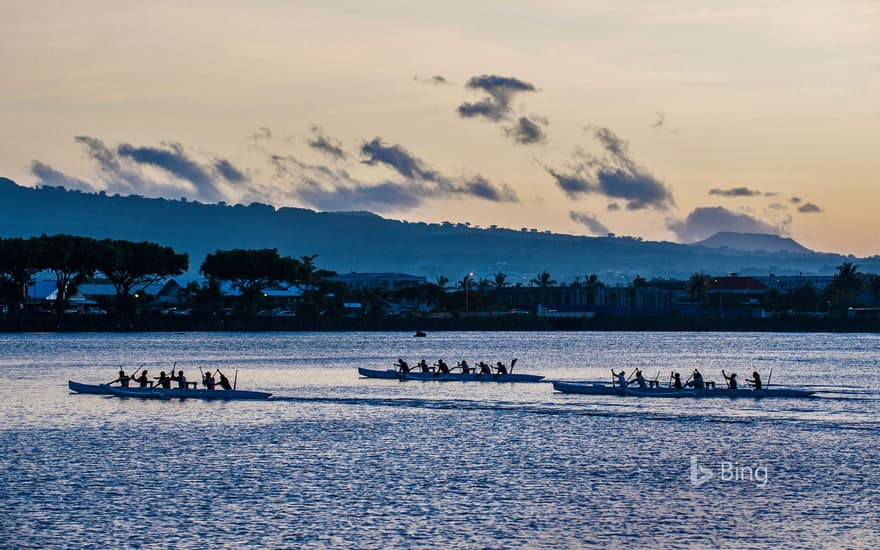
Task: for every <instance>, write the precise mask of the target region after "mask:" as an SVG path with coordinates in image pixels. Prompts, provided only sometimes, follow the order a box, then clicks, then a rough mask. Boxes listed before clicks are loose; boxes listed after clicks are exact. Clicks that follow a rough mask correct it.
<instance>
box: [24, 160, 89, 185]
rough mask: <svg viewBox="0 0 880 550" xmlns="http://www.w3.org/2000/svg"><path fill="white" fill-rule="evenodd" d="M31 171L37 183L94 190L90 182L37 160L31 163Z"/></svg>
mask: <svg viewBox="0 0 880 550" xmlns="http://www.w3.org/2000/svg"><path fill="white" fill-rule="evenodd" d="M31 173H32V174H33V175H35V176H36V177H37V178H38V180H37V185H48V186H59V185H60V186H61V187H64V188H65V189H79V190H80V191H94V190H95V186H94V185H92V184H91V183H89V182H87V181H83V180H81V179H78V178H74V177H71V176H68V175H66V174H63V173H61V172H59V171H58V170H56V169H54V168H52V167H51V166H49V165H48V164H43V163H42V162H40V161H38V160H35V161H33V162H32V163H31Z"/></svg>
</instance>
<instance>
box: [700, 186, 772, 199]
mask: <svg viewBox="0 0 880 550" xmlns="http://www.w3.org/2000/svg"><path fill="white" fill-rule="evenodd" d="M709 194H710V195H719V196H722V197H757V196H760V195H762V193H761V192H760V191H758V190H757V189H754V190H753V189H749V188H748V187H732V188H730V189H718V188H715V189H712V190H710V191H709ZM764 195H766V193H764Z"/></svg>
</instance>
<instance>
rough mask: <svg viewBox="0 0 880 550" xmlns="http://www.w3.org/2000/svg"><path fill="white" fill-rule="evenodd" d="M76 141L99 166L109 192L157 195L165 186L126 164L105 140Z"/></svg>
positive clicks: (82, 139) (80, 137) (75, 139)
mask: <svg viewBox="0 0 880 550" xmlns="http://www.w3.org/2000/svg"><path fill="white" fill-rule="evenodd" d="M74 141H76V142H77V143H79V144H81V145H83V146H84V147H85V149H86V154H87V155H88V156H89V158H91V159H92V160H93V161H94V162H95V163H96V164H97V165H98V171H99V173H100V175H101V179H102V180H103V181H104V183H105V185H106V186H107V191H110V192H116V193H135V194H156V193H157V192H158V191H159V190H160V189H161V188H162V187H163V185H162V184H161V183H159V182H156V181H154V180H152V179H150V178H147V177H145V176H144V175H143V174H142V173H141V172H140V171H139V170H138V169H137V167H136V166H134V167H132V166H129V165H128V164H127V163H124V162H123V160H122V159H120V158H119V155H118V154H117V153H116V151H114V150H112V149H110V148H109V147H107V145H106V144H105V143H104V142H103V140H101V139H98V138H95V137H90V136H76V137H74Z"/></svg>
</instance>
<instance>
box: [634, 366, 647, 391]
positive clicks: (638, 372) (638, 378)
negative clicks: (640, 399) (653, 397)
mask: <svg viewBox="0 0 880 550" xmlns="http://www.w3.org/2000/svg"><path fill="white" fill-rule="evenodd" d="M635 383H636V384H638V385H639V389H640V390H645V389H647V388H648V384H647V382H646V381H645V377H644V376H643V375H642V370H641V369H636V374H635Z"/></svg>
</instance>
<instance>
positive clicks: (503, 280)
mask: <svg viewBox="0 0 880 550" xmlns="http://www.w3.org/2000/svg"><path fill="white" fill-rule="evenodd" d="M492 284H494V285H495V288H496V289H499V288H504V287H506V286H510V284H509V283H508V282H507V275H505V274H504V273H501V272H500V271H499V272H498V273H496V274H495V280H494V281H493V283H492Z"/></svg>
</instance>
